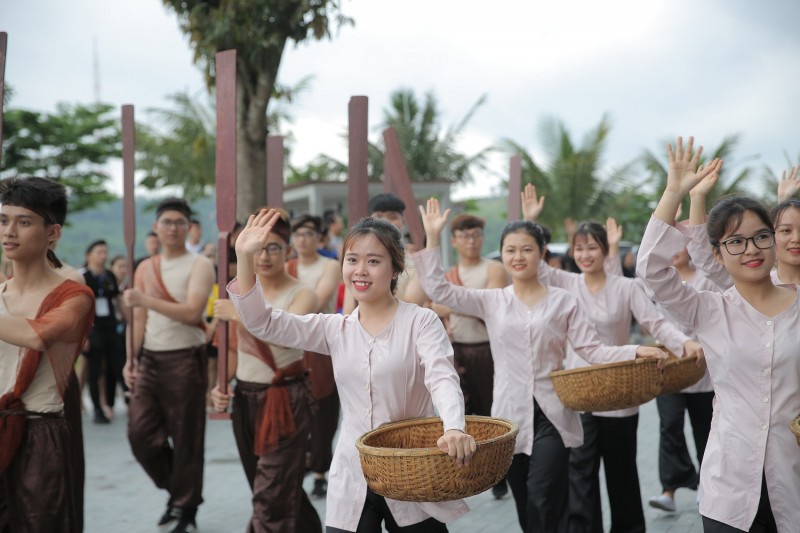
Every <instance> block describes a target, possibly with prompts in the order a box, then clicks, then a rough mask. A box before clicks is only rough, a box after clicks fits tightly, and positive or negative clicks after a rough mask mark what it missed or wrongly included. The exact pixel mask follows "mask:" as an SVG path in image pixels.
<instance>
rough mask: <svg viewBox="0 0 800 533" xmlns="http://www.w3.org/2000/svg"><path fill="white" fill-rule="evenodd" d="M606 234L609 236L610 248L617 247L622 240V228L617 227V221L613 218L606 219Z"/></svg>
mask: <svg viewBox="0 0 800 533" xmlns="http://www.w3.org/2000/svg"><path fill="white" fill-rule="evenodd" d="M606 234H608V246H609V248H611V247H614V246H617V247H619V243H620V241H621V240H622V226H619V225H617V221H616V220H615V219H614V218H613V217H608V218H607V219H606Z"/></svg>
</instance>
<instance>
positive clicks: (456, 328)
mask: <svg viewBox="0 0 800 533" xmlns="http://www.w3.org/2000/svg"><path fill="white" fill-rule="evenodd" d="M458 275H459V277H460V278H461V283H463V284H464V286H465V287H469V288H470V289H485V288H486V284H487V283H488V282H489V260H488V259H481V262H480V263H478V264H477V265H474V266H469V267H465V266H461V265H459V267H458ZM450 337H451V338H452V340H453V342H461V343H464V344H475V343H478V342H487V341H488V340H489V333H488V332H487V331H486V326H485V325H484V324H483V323H482V322H481V321H480V320H478V319H477V318H474V317H471V316H465V315H458V314H455V313H451V314H450Z"/></svg>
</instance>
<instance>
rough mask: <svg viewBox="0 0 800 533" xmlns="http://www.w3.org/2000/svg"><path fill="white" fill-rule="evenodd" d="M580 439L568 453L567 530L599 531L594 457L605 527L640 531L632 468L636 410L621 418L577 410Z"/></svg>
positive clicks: (640, 511)
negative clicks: (606, 509) (607, 511)
mask: <svg viewBox="0 0 800 533" xmlns="http://www.w3.org/2000/svg"><path fill="white" fill-rule="evenodd" d="M581 421H582V422H583V445H582V446H580V447H578V448H573V449H572V452H571V453H570V459H569V531H570V533H602V532H603V514H602V511H601V509H600V475H599V473H600V461H601V460H602V461H603V468H604V470H605V474H606V489H607V490H608V501H609V506H610V507H611V533H644V531H645V523H644V510H643V509H642V496H641V491H640V489H639V472H638V470H637V469H636V429H637V427H638V425H639V415H638V414H636V415H633V416H628V417H624V418H610V417H602V416H595V415H593V414H591V413H583V414H581Z"/></svg>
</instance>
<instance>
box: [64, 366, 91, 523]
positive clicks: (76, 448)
mask: <svg viewBox="0 0 800 533" xmlns="http://www.w3.org/2000/svg"><path fill="white" fill-rule="evenodd" d="M64 419H65V420H66V421H67V425H68V426H69V431H70V444H71V448H72V453H71V454H70V461H71V462H72V500H73V502H74V503H75V530H76V531H83V487H84V484H85V481H86V463H85V460H84V457H83V421H82V420H81V386H80V384H79V383H78V377H77V376H76V375H75V372H74V371H73V372H70V373H69V379H68V380H67V389H66V390H65V391H64Z"/></svg>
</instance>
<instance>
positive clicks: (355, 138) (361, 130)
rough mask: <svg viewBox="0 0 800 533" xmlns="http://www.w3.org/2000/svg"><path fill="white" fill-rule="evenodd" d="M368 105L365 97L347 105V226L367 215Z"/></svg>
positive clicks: (355, 97)
mask: <svg viewBox="0 0 800 533" xmlns="http://www.w3.org/2000/svg"><path fill="white" fill-rule="evenodd" d="M368 104H369V99H368V98H367V97H366V96H353V97H351V98H350V104H349V105H348V129H347V132H348V133H347V141H348V153H347V196H348V201H347V217H348V219H349V220H348V224H349V225H350V226H353V224H355V223H356V222H358V221H359V220H361V219H362V218H364V217H365V216H367V215H369V213H368V212H367V204H368V202H369V174H368V172H367V169H368V165H367V148H368V146H369V144H368V141H367V131H368V128H369V126H368V123H367V119H368V114H367V113H368Z"/></svg>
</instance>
